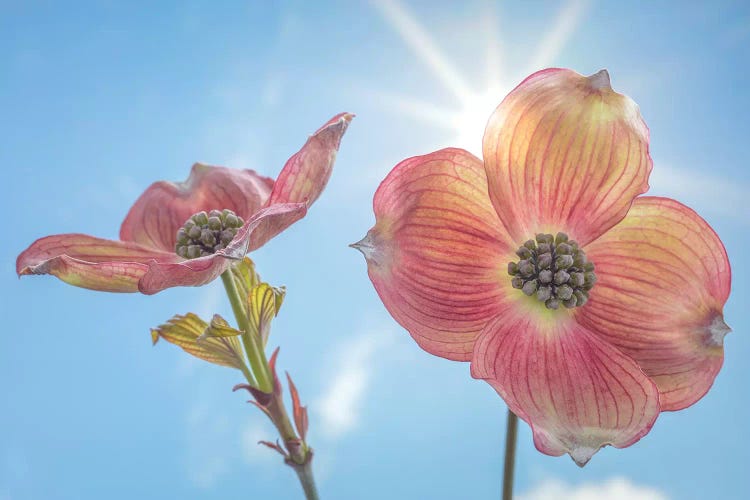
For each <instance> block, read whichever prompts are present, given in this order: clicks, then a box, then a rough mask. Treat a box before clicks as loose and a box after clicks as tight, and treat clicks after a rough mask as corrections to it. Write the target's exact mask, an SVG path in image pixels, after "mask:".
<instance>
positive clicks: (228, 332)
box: [198, 314, 242, 342]
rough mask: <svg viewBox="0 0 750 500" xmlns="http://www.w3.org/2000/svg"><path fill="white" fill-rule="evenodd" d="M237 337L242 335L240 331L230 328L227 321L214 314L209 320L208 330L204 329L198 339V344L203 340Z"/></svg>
mask: <svg viewBox="0 0 750 500" xmlns="http://www.w3.org/2000/svg"><path fill="white" fill-rule="evenodd" d="M238 335H242V332H241V331H240V330H237V329H236V328H232V327H231V326H230V325H229V323H227V320H225V319H224V318H222V317H221V316H219V315H218V314H214V317H213V318H211V324H209V325H208V328H206V329H205V331H204V332H203V333H202V334H201V336H200V337H198V342H203V341H204V340H205V339H209V338H216V337H236V336H238Z"/></svg>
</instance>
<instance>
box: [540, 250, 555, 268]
mask: <svg viewBox="0 0 750 500" xmlns="http://www.w3.org/2000/svg"><path fill="white" fill-rule="evenodd" d="M537 263H538V264H539V269H548V268H549V266H551V265H552V254H551V253H543V254H541V255H540V256H539V258H538V261H537Z"/></svg>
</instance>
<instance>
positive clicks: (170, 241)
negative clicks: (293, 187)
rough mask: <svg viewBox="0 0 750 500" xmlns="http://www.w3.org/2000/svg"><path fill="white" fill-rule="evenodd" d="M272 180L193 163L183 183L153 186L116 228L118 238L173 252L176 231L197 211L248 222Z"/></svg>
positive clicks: (267, 191) (266, 193)
mask: <svg viewBox="0 0 750 500" xmlns="http://www.w3.org/2000/svg"><path fill="white" fill-rule="evenodd" d="M272 186H273V181H272V180H271V179H269V178H267V177H263V176H260V175H258V174H257V173H255V172H254V171H252V170H237V169H232V168H226V167H212V166H208V165H202V164H200V163H196V164H195V165H193V168H192V170H191V171H190V176H189V177H188V179H187V181H185V182H167V181H159V182H155V183H153V184H152V185H151V186H150V187H149V188H148V189H146V191H145V192H144V193H143V194H142V195H141V196H140V198H138V200H136V202H135V204H134V205H133V207H132V208H131V209H130V212H128V215H127V217H125V220H124V221H123V223H122V226H121V227H120V239H122V240H125V241H135V242H137V243H142V244H144V245H150V246H153V247H156V248H159V249H161V250H164V251H165V252H174V249H175V241H176V235H177V230H178V229H179V228H181V227H182V226H183V224H185V221H187V219H188V218H189V217H190V216H191V215H193V214H195V213H198V212H200V211H201V210H205V211H210V210H213V209H216V210H223V209H225V208H228V209H229V210H233V211H234V212H235V213H236V214H237V215H239V216H240V217H242V218H243V219H245V220H248V219H249V218H250V217H251V216H252V215H253V214H254V213H255V212H257V211H258V210H259V209H260V208H261V207H262V206H263V205H264V204H265V203H266V201H267V200H268V197H269V195H270V192H271V188H272Z"/></svg>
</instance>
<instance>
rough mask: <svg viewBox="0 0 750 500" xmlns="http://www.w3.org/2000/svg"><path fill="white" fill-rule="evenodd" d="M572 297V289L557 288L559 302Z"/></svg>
mask: <svg viewBox="0 0 750 500" xmlns="http://www.w3.org/2000/svg"><path fill="white" fill-rule="evenodd" d="M572 296H573V289H572V288H570V287H569V286H568V285H563V286H559V287H557V298H559V299H560V300H568V299H570V298H571V297H572Z"/></svg>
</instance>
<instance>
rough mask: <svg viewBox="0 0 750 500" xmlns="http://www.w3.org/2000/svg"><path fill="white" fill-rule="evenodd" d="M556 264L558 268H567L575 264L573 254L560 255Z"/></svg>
mask: <svg viewBox="0 0 750 500" xmlns="http://www.w3.org/2000/svg"><path fill="white" fill-rule="evenodd" d="M555 265H556V266H557V268H558V269H567V268H569V267H570V266H572V265H573V256H572V255H558V256H557V259H555Z"/></svg>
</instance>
